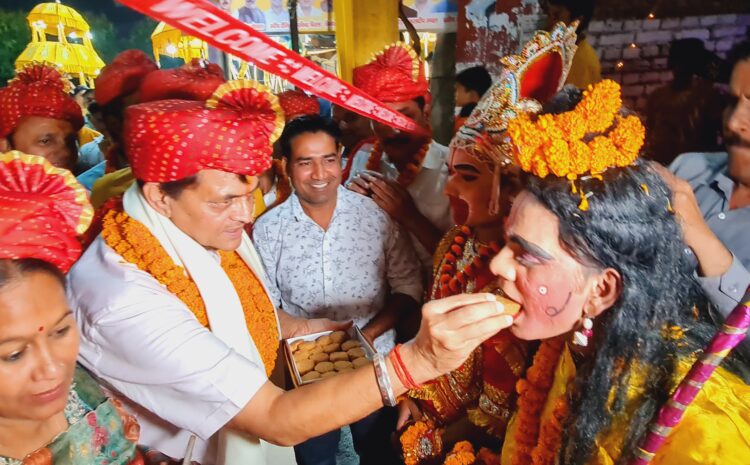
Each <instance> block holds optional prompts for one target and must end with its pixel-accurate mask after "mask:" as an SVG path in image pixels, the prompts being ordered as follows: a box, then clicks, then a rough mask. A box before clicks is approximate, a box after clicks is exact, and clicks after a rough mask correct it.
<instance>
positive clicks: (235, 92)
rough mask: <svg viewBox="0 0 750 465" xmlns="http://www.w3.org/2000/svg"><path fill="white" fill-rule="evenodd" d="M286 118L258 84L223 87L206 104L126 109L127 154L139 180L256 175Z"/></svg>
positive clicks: (180, 102)
mask: <svg viewBox="0 0 750 465" xmlns="http://www.w3.org/2000/svg"><path fill="white" fill-rule="evenodd" d="M283 129H284V115H283V112H282V111H281V108H279V101H278V99H277V98H276V96H275V95H273V94H272V93H271V91H270V90H269V89H267V88H265V87H263V86H261V85H260V84H258V83H257V82H254V81H245V80H239V81H230V82H227V83H226V84H222V85H221V86H220V87H219V88H218V89H216V92H214V94H213V96H212V97H211V98H210V99H209V100H208V101H207V102H196V101H188V100H159V101H156V102H150V103H141V104H138V105H133V106H131V107H128V109H127V110H126V112H125V130H124V136H125V137H124V140H125V153H126V154H127V156H128V159H129V160H130V165H131V167H132V168H133V173H134V174H135V177H136V179H139V180H141V181H145V182H170V181H177V180H179V179H183V178H186V177H188V176H192V175H194V174H196V173H198V172H199V171H201V170H205V169H215V170H221V171H227V172H230V173H237V174H243V175H250V176H254V175H257V174H259V173H262V172H263V171H265V170H266V169H268V168H269V167H270V166H271V153H272V144H273V142H274V141H276V139H278V137H279V135H281V131H282V130H283Z"/></svg>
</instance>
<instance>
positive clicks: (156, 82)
mask: <svg viewBox="0 0 750 465" xmlns="http://www.w3.org/2000/svg"><path fill="white" fill-rule="evenodd" d="M224 82H226V80H225V79H224V74H223V72H222V70H221V68H220V67H219V65H216V64H213V63H209V64H204V63H203V62H201V61H200V60H193V61H192V62H191V63H190V64H187V65H184V66H181V67H179V68H173V69H160V70H158V71H154V72H152V73H149V74H147V75H146V76H145V77H144V78H143V81H142V82H141V85H140V88H139V92H138V102H139V103H146V102H154V101H156V100H168V99H179V100H200V101H205V100H208V99H209V98H211V94H213V93H214V91H215V90H216V88H217V87H219V86H220V85H222V84H224Z"/></svg>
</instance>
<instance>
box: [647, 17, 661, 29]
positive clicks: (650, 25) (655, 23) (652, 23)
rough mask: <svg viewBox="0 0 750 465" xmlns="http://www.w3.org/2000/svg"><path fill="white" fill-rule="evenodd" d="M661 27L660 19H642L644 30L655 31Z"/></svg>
mask: <svg viewBox="0 0 750 465" xmlns="http://www.w3.org/2000/svg"><path fill="white" fill-rule="evenodd" d="M660 27H661V20H659V19H645V20H643V30H644V31H656V30H658V29H659V28H660Z"/></svg>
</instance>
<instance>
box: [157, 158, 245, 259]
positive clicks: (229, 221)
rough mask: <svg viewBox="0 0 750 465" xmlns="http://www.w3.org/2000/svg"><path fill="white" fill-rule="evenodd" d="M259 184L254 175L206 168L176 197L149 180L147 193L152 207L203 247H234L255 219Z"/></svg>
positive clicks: (226, 248) (225, 248)
mask: <svg viewBox="0 0 750 465" xmlns="http://www.w3.org/2000/svg"><path fill="white" fill-rule="evenodd" d="M257 187H258V178H257V177H255V176H248V177H244V176H239V175H237V174H233V173H227V172H225V171H219V170H203V171H200V172H199V173H198V174H197V179H196V182H195V183H193V184H192V185H190V186H188V187H186V188H185V189H184V190H183V191H182V192H181V193H180V194H179V195H177V196H176V197H171V196H169V195H167V194H166V193H164V192H163V191H161V190H160V189H159V187H158V184H155V183H146V185H145V186H144V195H145V196H146V199H147V200H148V201H149V203H150V204H151V206H152V207H154V208H156V210H157V211H158V212H159V213H161V214H162V215H164V216H166V217H167V218H169V219H170V220H172V222H173V223H174V224H175V226H177V227H178V228H180V230H181V231H182V232H184V233H185V234H187V235H188V236H190V237H192V238H193V239H194V240H195V241H196V242H198V243H199V244H201V245H202V246H203V247H206V248H208V249H215V250H235V249H237V247H239V246H240V242H241V241H242V233H243V231H244V228H245V225H246V224H248V223H250V222H251V221H252V220H253V210H254V206H255V198H254V196H253V191H254V190H255V189H256V188H257Z"/></svg>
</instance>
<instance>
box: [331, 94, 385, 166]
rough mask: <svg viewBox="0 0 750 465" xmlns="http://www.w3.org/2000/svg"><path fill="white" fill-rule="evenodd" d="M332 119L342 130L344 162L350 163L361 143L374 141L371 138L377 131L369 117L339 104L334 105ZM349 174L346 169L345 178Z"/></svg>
mask: <svg viewBox="0 0 750 465" xmlns="http://www.w3.org/2000/svg"><path fill="white" fill-rule="evenodd" d="M331 119H332V120H333V121H334V122H335V123H336V124H338V126H339V130H340V131H341V145H343V146H344V153H343V154H342V163H344V164H345V165H348V161H349V158H350V157H351V156H352V155H353V154H355V153H357V151H358V150H359V146H360V145H362V144H364V143H372V142H373V141H372V140H371V139H372V138H373V137H375V133H373V131H372V125H371V124H370V120H369V119H367V118H365V117H364V116H362V115H360V114H358V113H355V112H353V111H350V110H347V109H346V108H344V107H342V106H339V105H333V108H332V111H331ZM348 174H349V173H348V172H347V171H346V170H345V171H344V173H343V179H344V180H346V179H348V178H349V176H348Z"/></svg>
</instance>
